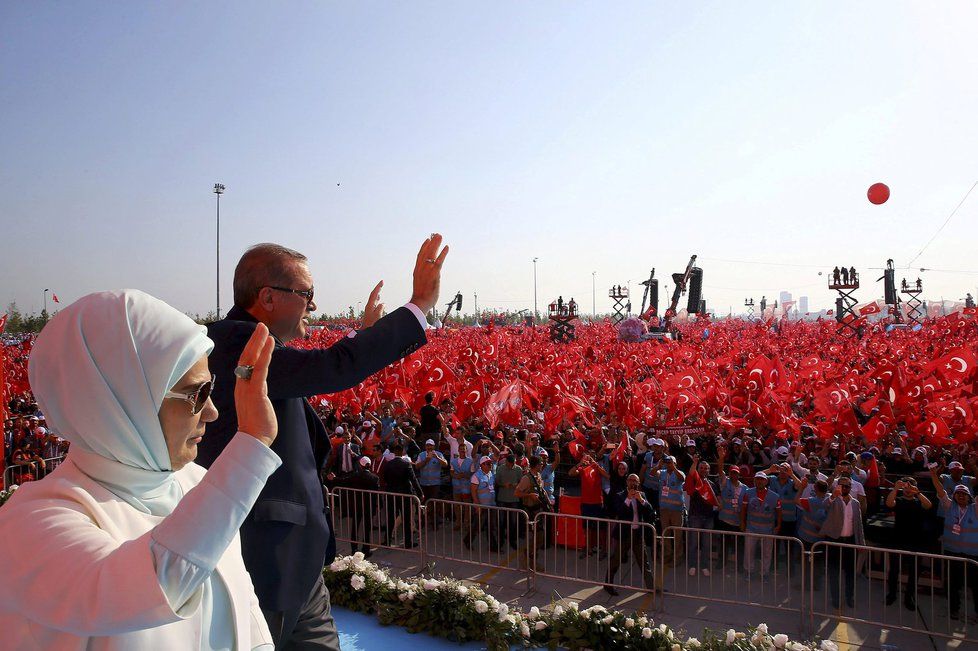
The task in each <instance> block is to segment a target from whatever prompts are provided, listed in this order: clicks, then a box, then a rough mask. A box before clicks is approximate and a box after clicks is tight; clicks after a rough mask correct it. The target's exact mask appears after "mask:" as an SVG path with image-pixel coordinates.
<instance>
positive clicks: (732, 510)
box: [720, 480, 747, 527]
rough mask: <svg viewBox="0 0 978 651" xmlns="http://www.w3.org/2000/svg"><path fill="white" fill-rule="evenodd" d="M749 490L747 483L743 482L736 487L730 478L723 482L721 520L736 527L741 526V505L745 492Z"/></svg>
mask: <svg viewBox="0 0 978 651" xmlns="http://www.w3.org/2000/svg"><path fill="white" fill-rule="evenodd" d="M746 492H747V485H746V484H745V483H743V482H740V483H739V484H737V488H736V489H735V488H734V486H733V484H731V483H730V480H726V481H724V482H723V488H721V489H720V521H721V522H724V523H726V524H730V525H733V526H735V527H739V526H740V507H741V504H742V502H741V500H743V498H744V493H746Z"/></svg>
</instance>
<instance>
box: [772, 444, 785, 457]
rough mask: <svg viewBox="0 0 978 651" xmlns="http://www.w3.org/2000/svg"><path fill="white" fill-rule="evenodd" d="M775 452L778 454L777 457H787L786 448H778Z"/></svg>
mask: <svg viewBox="0 0 978 651" xmlns="http://www.w3.org/2000/svg"><path fill="white" fill-rule="evenodd" d="M775 452H777V453H778V456H781V457H786V456H788V448H786V447H785V446H783V445H782V446H781V447H780V448H778V449H777V450H775Z"/></svg>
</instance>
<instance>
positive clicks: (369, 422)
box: [360, 420, 374, 427]
mask: <svg viewBox="0 0 978 651" xmlns="http://www.w3.org/2000/svg"><path fill="white" fill-rule="evenodd" d="M360 426H361V427H373V426H374V422H373V421H372V420H365V421H363V422H362V423H360Z"/></svg>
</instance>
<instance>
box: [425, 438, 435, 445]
mask: <svg viewBox="0 0 978 651" xmlns="http://www.w3.org/2000/svg"><path fill="white" fill-rule="evenodd" d="M424 444H425V445H434V444H435V441H434V439H428V440H427V441H425V442H424Z"/></svg>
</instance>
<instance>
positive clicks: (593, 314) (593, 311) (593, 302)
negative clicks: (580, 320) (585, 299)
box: [591, 271, 598, 319]
mask: <svg viewBox="0 0 978 651" xmlns="http://www.w3.org/2000/svg"><path fill="white" fill-rule="evenodd" d="M597 273H598V272H597V271H592V272H591V318H592V319H596V318H597V317H598V309H597V307H595V306H596V305H597V301H596V300H595V296H597V294H595V293H594V280H595V276H596V274H597Z"/></svg>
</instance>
